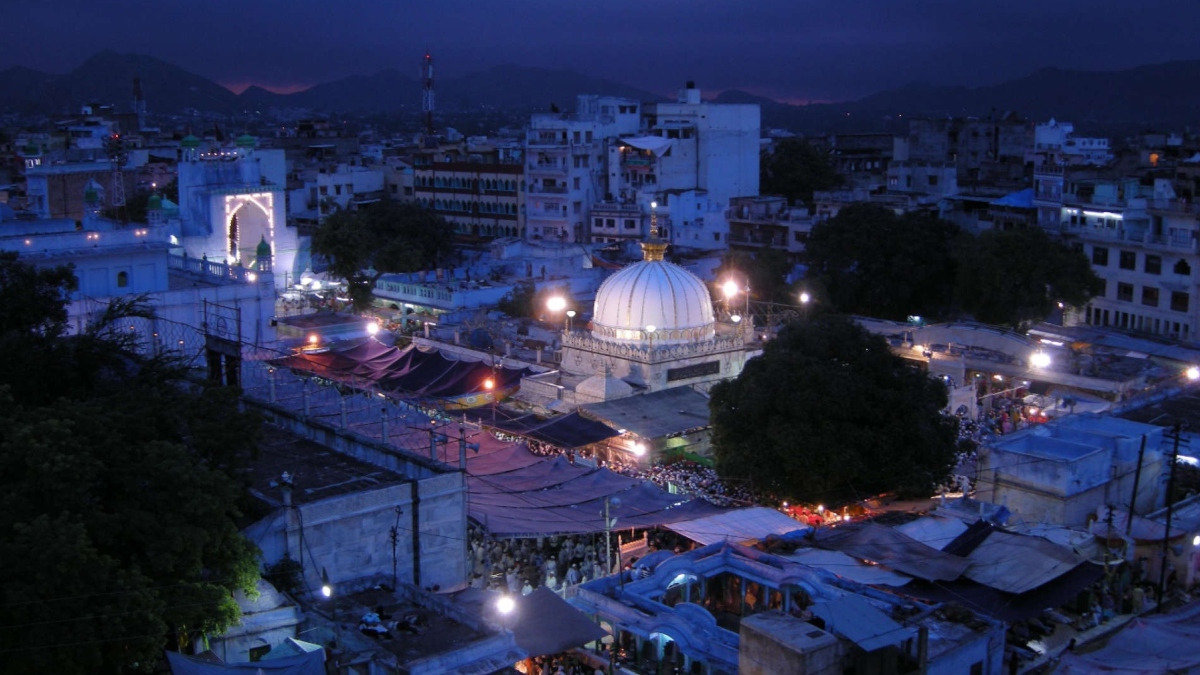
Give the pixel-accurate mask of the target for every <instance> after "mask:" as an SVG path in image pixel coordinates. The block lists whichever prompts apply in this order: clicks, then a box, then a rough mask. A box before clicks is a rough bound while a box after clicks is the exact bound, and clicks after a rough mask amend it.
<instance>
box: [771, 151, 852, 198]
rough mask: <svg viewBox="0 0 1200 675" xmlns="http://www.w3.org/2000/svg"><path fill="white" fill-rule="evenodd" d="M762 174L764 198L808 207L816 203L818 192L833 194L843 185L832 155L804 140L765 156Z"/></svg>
mask: <svg viewBox="0 0 1200 675" xmlns="http://www.w3.org/2000/svg"><path fill="white" fill-rule="evenodd" d="M759 174H760V175H759V184H760V188H759V189H760V191H761V192H762V193H763V194H768V195H783V196H785V197H787V198H788V199H789V200H790V201H796V200H800V201H803V202H805V203H807V204H811V203H812V199H813V192H814V191H822V190H832V189H833V188H835V187H837V186H839V185H841V183H842V177H841V176H840V175H838V172H837V171H836V170H835V169H834V167H833V162H832V161H830V158H829V154H828V153H826V152H823V151H821V150H818V149H817V148H814V147H813V146H812V145H811V144H810V143H809V142H808V141H806V140H804V139H802V138H788V139H784V140H782V141H779V142H778V143H776V144H775V147H774V148H773V150H772V151H770V152H763V153H762V157H761V158H760V159H759Z"/></svg>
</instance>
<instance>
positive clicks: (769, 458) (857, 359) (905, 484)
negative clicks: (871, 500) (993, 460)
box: [710, 315, 957, 502]
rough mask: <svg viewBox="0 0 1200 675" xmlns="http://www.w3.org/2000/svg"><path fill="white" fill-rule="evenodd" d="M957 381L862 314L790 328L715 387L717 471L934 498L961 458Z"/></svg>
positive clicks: (813, 489)
mask: <svg viewBox="0 0 1200 675" xmlns="http://www.w3.org/2000/svg"><path fill="white" fill-rule="evenodd" d="M946 401H947V395H946V390H945V386H944V385H943V384H942V383H941V382H938V381H936V380H933V379H931V378H930V377H929V376H928V375H927V374H926V373H925V372H923V371H921V370H918V369H916V368H914V367H912V366H910V365H908V364H907V363H906V362H905V361H904V360H903V359H901V358H900V357H898V356H896V355H894V354H892V353H891V351H890V350H889V348H888V345H887V343H886V342H885V341H884V339H883V338H881V337H879V336H875V335H871V334H870V333H868V332H867V331H865V330H863V329H862V328H861V327H859V326H858V325H857V324H855V323H853V322H852V321H850V320H848V319H846V318H844V317H838V316H832V315H821V316H818V317H816V318H814V319H813V320H810V321H802V322H797V323H793V324H790V325H788V326H787V327H785V328H784V329H783V330H782V331H781V332H780V333H779V336H778V337H777V338H776V339H774V340H772V341H770V342H768V343H767V344H766V347H765V349H764V350H763V354H762V356H760V357H758V358H755V359H751V360H750V361H749V362H747V363H746V367H745V369H744V370H743V371H742V374H741V375H740V376H739V377H738V378H737V379H736V380H728V381H725V382H721V383H719V384H717V385H716V386H715V387H713V390H712V399H711V401H710V409H711V412H712V425H713V450H714V453H715V455H716V461H717V471H718V472H719V473H720V474H721V475H722V476H723V477H725V478H729V479H750V480H752V481H753V484H754V486H755V488H756V489H758V490H761V491H764V492H766V493H769V494H773V495H775V496H777V497H779V498H782V499H790V500H793V501H810V502H817V501H826V500H833V499H837V498H863V497H866V496H869V495H874V494H878V493H882V492H888V491H895V492H897V493H899V494H900V495H902V496H928V495H929V494H931V493H932V491H933V489H934V486H935V485H936V484H938V483H939V482H940V481H942V480H943V479H944V478H946V477H947V476H948V475H949V473H950V471H951V469H952V468H953V466H954V462H955V450H956V443H957V426H956V425H957V420H956V419H955V418H953V417H949V416H946V415H943V414H942V413H941V410H942V408H944V407H945V405H946Z"/></svg>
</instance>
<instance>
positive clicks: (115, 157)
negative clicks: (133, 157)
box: [104, 134, 129, 213]
mask: <svg viewBox="0 0 1200 675" xmlns="http://www.w3.org/2000/svg"><path fill="white" fill-rule="evenodd" d="M104 152H105V153H106V154H107V155H108V161H109V162H111V163H112V198H111V200H110V201H109V204H108V205H109V206H112V207H114V208H115V207H124V206H125V174H124V173H122V168H123V167H124V166H125V161H126V160H127V159H128V157H129V153H128V152H126V151H125V141H123V140H122V139H121V134H113V135H112V136H109V137H108V138H106V139H104ZM122 213H124V209H122Z"/></svg>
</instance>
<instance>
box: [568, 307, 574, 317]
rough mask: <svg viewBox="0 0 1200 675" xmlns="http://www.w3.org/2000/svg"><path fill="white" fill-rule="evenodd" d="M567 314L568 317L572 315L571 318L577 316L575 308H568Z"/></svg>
mask: <svg viewBox="0 0 1200 675" xmlns="http://www.w3.org/2000/svg"><path fill="white" fill-rule="evenodd" d="M567 316H568V317H570V318H572V319H574V318H575V310H573V309H568V310H567Z"/></svg>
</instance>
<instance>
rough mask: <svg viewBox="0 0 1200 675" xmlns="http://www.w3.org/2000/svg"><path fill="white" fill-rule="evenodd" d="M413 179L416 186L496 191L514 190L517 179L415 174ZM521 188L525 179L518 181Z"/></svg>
mask: <svg viewBox="0 0 1200 675" xmlns="http://www.w3.org/2000/svg"><path fill="white" fill-rule="evenodd" d="M415 181H416V184H417V187H426V188H450V189H455V190H475V191H478V190H480V189H483V190H493V191H496V192H516V191H517V185H518V183H517V181H515V180H505V179H492V178H485V179H483V180H480V179H478V178H460V177H458V176H445V177H443V176H433V177H430V176H416V177H415ZM520 186H521V189H522V190H524V189H525V181H521V182H520Z"/></svg>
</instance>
